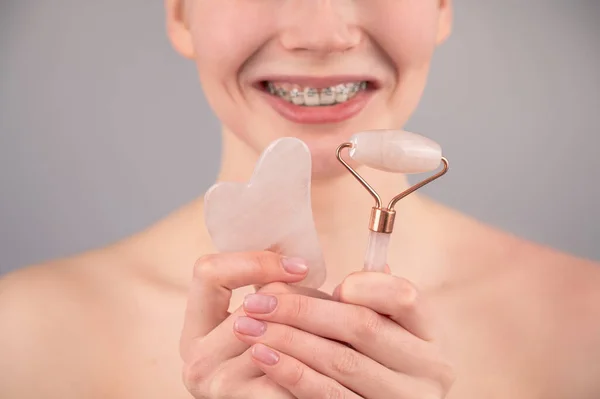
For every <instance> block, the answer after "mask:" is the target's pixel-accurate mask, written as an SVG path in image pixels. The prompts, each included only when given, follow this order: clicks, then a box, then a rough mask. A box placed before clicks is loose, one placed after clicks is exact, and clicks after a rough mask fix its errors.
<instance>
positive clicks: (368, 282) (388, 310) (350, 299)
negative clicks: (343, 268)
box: [337, 272, 434, 341]
mask: <svg viewBox="0 0 600 399" xmlns="http://www.w3.org/2000/svg"><path fill="white" fill-rule="evenodd" d="M337 294H338V295H337V300H339V301H340V302H344V303H349V304H354V305H359V306H364V307H367V308H369V309H372V310H374V311H375V312H377V313H379V314H383V315H387V316H389V317H390V318H391V319H392V320H394V321H395V322H396V323H398V324H399V325H401V326H402V327H404V328H405V329H406V330H407V331H410V332H411V333H412V334H413V335H416V336H417V337H419V338H421V339H424V340H426V341H431V340H433V339H434V331H433V325H432V322H431V320H429V319H428V317H427V314H426V313H427V312H426V311H425V309H424V304H423V303H422V301H421V300H420V298H419V294H418V291H417V289H416V287H415V286H414V285H413V284H411V283H410V282H409V281H408V280H405V279H403V278H400V277H396V276H392V275H389V274H384V273H373V272H358V273H353V274H351V275H349V276H348V277H346V279H345V280H344V282H343V283H342V284H340V286H339V287H338V289H337Z"/></svg>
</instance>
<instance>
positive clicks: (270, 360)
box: [252, 344, 361, 399]
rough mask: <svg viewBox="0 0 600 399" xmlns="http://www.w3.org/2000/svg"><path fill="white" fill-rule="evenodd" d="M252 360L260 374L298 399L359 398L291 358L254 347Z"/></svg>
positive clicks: (271, 350) (257, 346)
mask: <svg viewBox="0 0 600 399" xmlns="http://www.w3.org/2000/svg"><path fill="white" fill-rule="evenodd" d="M252 357H253V359H254V361H255V362H256V364H257V365H258V367H260V368H261V369H262V370H263V371H264V373H265V374H266V375H267V376H268V377H269V378H271V379H272V380H273V381H275V382H277V383H278V384H279V385H281V386H282V387H284V388H286V389H287V390H288V391H289V392H291V393H292V395H294V397H295V398H298V399H330V398H339V399H360V398H361V397H360V396H358V395H357V394H355V393H354V392H352V391H350V390H349V389H348V388H346V387H344V386H342V385H341V384H340V383H339V382H337V381H335V380H333V379H331V378H329V377H326V376H324V375H322V374H320V373H318V372H316V371H315V370H313V369H312V368H310V367H308V366H306V365H305V364H303V363H302V362H300V361H298V360H297V359H295V358H294V357H291V356H288V355H286V354H285V353H282V352H278V351H274V350H273V349H271V348H269V347H268V346H265V345H262V344H257V345H254V346H253V347H252Z"/></svg>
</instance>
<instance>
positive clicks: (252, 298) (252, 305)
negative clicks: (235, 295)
mask: <svg viewBox="0 0 600 399" xmlns="http://www.w3.org/2000/svg"><path fill="white" fill-rule="evenodd" d="M276 307H277V298H275V297H274V296H270V295H262V294H250V295H247V296H246V298H245V299H244V309H245V310H246V311H247V312H250V313H271V312H272V311H274V310H275V308H276Z"/></svg>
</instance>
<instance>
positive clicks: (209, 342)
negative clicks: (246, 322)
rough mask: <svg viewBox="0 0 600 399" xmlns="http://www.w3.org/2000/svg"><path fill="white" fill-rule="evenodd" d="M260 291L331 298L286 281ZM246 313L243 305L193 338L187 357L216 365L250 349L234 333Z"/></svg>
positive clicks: (267, 286) (268, 285) (205, 363)
mask: <svg viewBox="0 0 600 399" xmlns="http://www.w3.org/2000/svg"><path fill="white" fill-rule="evenodd" d="M259 292H260V293H263V294H265V295H268V294H290V293H302V294H303V295H306V296H314V297H317V298H321V299H327V298H330V296H329V295H327V294H326V293H324V292H321V291H317V290H315V289H309V288H305V287H296V286H290V285H287V284H284V283H271V284H267V285H265V286H264V287H262V288H261V289H260V291H259ZM244 315H245V311H244V309H243V307H240V308H239V309H237V310H236V311H235V312H233V313H232V314H231V315H230V316H228V317H227V318H226V319H225V320H224V321H223V322H222V323H221V324H219V325H218V326H217V327H215V328H214V329H213V330H212V331H210V332H209V333H208V334H207V335H206V336H204V337H202V338H198V339H195V340H193V341H192V342H191V343H190V344H189V345H188V348H187V350H186V357H187V358H195V359H196V361H197V360H198V359H201V361H202V362H203V364H204V365H213V367H216V365H218V364H220V363H222V362H223V361H225V360H226V359H230V358H233V357H235V356H239V355H241V354H242V353H243V352H244V351H245V350H246V349H248V345H247V344H245V343H244V342H241V341H240V340H239V339H237V338H236V336H235V335H234V333H233V330H234V328H233V327H234V323H235V321H236V320H237V319H238V317H239V316H244ZM184 359H185V358H184Z"/></svg>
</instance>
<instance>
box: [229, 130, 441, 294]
mask: <svg viewBox="0 0 600 399" xmlns="http://www.w3.org/2000/svg"><path fill="white" fill-rule="evenodd" d="M258 157H259V154H257V153H256V151H254V150H253V149H251V148H250V147H249V146H247V145H246V144H245V143H243V142H241V141H240V140H238V139H237V137H235V136H234V135H232V134H228V133H227V132H226V133H225V134H224V142H223V154H222V165H221V170H220V173H219V176H218V180H219V181H247V180H248V179H249V178H250V176H251V174H252V171H253V170H254V166H255V164H256V161H257V160H258ZM359 173H360V174H361V175H362V176H363V178H364V179H365V180H366V181H367V182H369V184H370V185H371V186H372V187H373V188H375V190H376V191H377V192H378V194H379V195H380V196H381V198H382V201H383V202H384V204H387V201H389V200H390V199H391V198H393V197H394V196H395V195H397V194H398V193H400V192H401V191H403V190H405V189H407V188H408V187H409V182H408V180H407V179H406V177H405V176H402V175H399V174H393V173H386V172H381V171H377V170H373V169H369V168H361V169H360V170H359ZM311 193H312V211H313V217H314V220H315V225H316V228H317V232H318V235H319V239H320V242H321V245H322V249H323V252H324V255H325V261H326V264H327V270H328V280H327V283H326V284H325V285H326V287H324V289H327V288H331V287H334V286H335V285H337V284H339V283H340V282H341V281H342V280H343V278H344V277H345V276H346V275H348V274H349V273H351V272H353V271H357V270H360V269H361V268H362V266H363V258H364V254H365V250H366V243H367V235H368V220H369V215H370V211H371V208H372V207H373V206H374V205H375V201H374V199H373V197H372V196H371V195H370V194H369V193H368V192H367V190H366V189H365V188H364V187H363V186H362V185H361V184H360V183H359V182H358V181H357V180H356V179H355V178H354V177H353V176H352V175H351V174H350V173H348V172H346V171H345V170H344V171H343V173H342V174H341V175H340V176H338V177H336V178H332V179H328V180H313V182H312V187H311ZM433 208H434V207H433V206H432V204H431V203H430V202H428V201H427V200H425V199H423V198H421V197H420V196H419V195H418V194H417V193H413V194H411V195H409V196H408V197H406V198H404V199H403V200H401V201H400V202H399V203H398V204H397V205H396V223H395V227H394V231H393V233H392V238H391V242H390V248H389V253H388V261H389V264H390V268H391V269H392V271H393V273H394V274H395V275H399V276H403V277H405V278H409V279H410V280H411V281H413V282H414V283H416V284H417V285H420V286H421V287H427V288H429V287H434V286H437V285H439V284H441V283H442V282H443V281H444V279H445V276H444V275H443V271H442V270H441V263H440V260H439V259H434V258H432V253H433V252H434V251H431V250H430V249H431V246H432V245H435V240H437V239H439V238H441V234H440V233H439V229H438V228H437V223H436V222H435V218H434V217H433V215H432V209H433Z"/></svg>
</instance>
